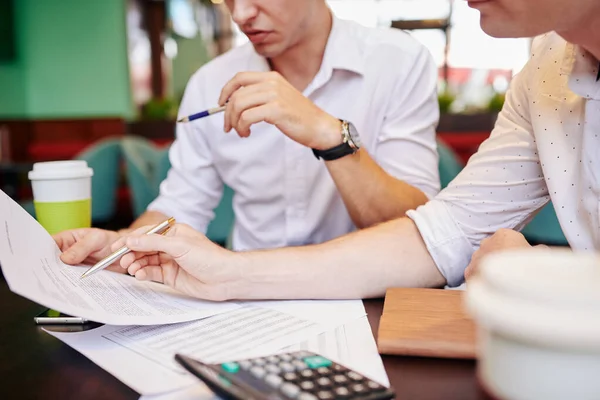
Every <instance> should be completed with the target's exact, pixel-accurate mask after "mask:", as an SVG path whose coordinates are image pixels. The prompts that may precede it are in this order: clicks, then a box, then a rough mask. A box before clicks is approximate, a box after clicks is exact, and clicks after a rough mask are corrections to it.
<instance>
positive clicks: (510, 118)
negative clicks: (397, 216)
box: [407, 67, 549, 286]
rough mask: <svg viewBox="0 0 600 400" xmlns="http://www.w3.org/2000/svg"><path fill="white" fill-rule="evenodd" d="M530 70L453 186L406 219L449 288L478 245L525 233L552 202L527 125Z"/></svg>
mask: <svg viewBox="0 0 600 400" xmlns="http://www.w3.org/2000/svg"><path fill="white" fill-rule="evenodd" d="M527 76H528V72H527V67H526V69H525V70H524V71H523V72H521V73H520V74H519V75H517V76H516V77H515V79H514V80H513V82H512V85H511V89H510V90H509V92H508V93H507V96H506V103H505V106H504V108H503V110H502V112H501V113H500V115H499V117H498V121H497V122H496V126H495V128H494V130H493V132H492V134H491V135H490V137H489V139H487V140H486V141H485V142H484V143H483V144H482V145H481V146H480V148H479V151H478V152H477V153H476V154H475V155H473V156H472V157H471V159H470V160H469V163H468V164H467V166H466V167H465V168H464V169H463V171H462V172H461V173H460V174H459V175H458V176H457V177H456V179H455V180H454V181H452V182H451V183H450V185H449V186H448V187H447V188H446V189H444V190H442V191H441V192H440V194H439V195H438V196H436V198H435V199H434V200H432V201H431V202H429V203H428V204H426V205H424V206H422V207H419V208H418V209H417V210H413V211H410V212H409V213H407V215H408V217H409V218H411V219H412V220H413V221H414V222H415V224H416V225H417V227H418V229H419V231H420V233H421V236H422V237H423V240H424V241H425V244H426V245H427V248H428V250H429V252H430V254H431V256H432V258H433V260H434V261H435V263H436V265H437V267H438V269H439V270H440V272H441V273H442V274H443V275H444V277H445V278H446V280H447V282H448V284H449V285H450V286H457V285H460V284H461V283H462V282H463V281H464V270H465V268H466V267H467V265H468V264H469V262H470V260H471V256H472V255H473V252H475V251H476V250H477V249H478V248H479V244H480V242H481V241H482V240H483V239H485V238H486V237H488V236H491V235H492V234H494V233H495V232H496V231H498V230H499V229H501V228H507V229H521V228H522V227H523V226H524V225H525V224H526V223H527V222H528V221H529V220H530V219H531V217H532V216H533V215H534V214H535V212H536V211H537V210H538V209H539V208H541V207H542V206H544V205H545V204H546V203H547V202H548V200H549V197H548V188H547V186H546V183H545V180H544V176H543V172H542V168H541V166H540V161H539V156H538V151H537V145H536V141H535V137H534V134H533V129H532V127H531V124H530V122H529V107H528V98H527Z"/></svg>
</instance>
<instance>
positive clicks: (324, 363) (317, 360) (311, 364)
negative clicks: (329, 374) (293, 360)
mask: <svg viewBox="0 0 600 400" xmlns="http://www.w3.org/2000/svg"><path fill="white" fill-rule="evenodd" d="M302 360H303V361H304V362H305V363H306V365H308V368H312V369H316V368H319V367H329V366H330V365H331V364H332V362H331V361H330V360H328V359H326V358H325V357H321V356H310V357H305V358H303V359H302Z"/></svg>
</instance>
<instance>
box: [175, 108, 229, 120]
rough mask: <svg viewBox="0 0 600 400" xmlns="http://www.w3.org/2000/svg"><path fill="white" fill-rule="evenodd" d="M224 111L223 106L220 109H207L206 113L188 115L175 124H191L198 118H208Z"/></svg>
mask: <svg viewBox="0 0 600 400" xmlns="http://www.w3.org/2000/svg"><path fill="white" fill-rule="evenodd" d="M223 111H225V106H221V107H215V108H209V109H208V110H206V111H201V112H199V113H196V114H192V115H189V116H187V117H183V118H181V119H178V120H177V122H191V121H194V120H197V119H200V118H204V117H208V116H209V115H213V114H216V113H220V112H223Z"/></svg>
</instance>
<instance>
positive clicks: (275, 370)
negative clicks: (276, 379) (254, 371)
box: [265, 364, 281, 374]
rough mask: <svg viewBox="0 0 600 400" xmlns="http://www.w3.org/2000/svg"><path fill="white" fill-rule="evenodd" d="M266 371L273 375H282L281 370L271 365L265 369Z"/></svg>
mask: <svg viewBox="0 0 600 400" xmlns="http://www.w3.org/2000/svg"><path fill="white" fill-rule="evenodd" d="M265 369H266V370H267V371H268V372H270V373H272V374H280V373H281V369H280V368H279V367H278V366H277V365H273V364H269V365H267V366H266V367H265Z"/></svg>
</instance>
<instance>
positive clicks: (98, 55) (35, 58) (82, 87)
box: [0, 0, 134, 118]
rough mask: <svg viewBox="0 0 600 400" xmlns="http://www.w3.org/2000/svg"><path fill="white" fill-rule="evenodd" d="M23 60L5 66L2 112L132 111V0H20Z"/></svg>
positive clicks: (0, 83) (0, 76)
mask: <svg viewBox="0 0 600 400" xmlns="http://www.w3.org/2000/svg"><path fill="white" fill-rule="evenodd" d="M15 8H16V10H15V11H16V14H17V21H16V22H17V26H16V30H17V41H18V45H17V50H18V60H17V61H16V62H15V63H14V64H12V65H10V64H9V65H7V64H4V65H0V117H22V116H26V117H30V118H72V117H74V118H77V117H101V116H121V117H126V118H131V117H133V115H134V107H133V103H132V100H131V90H130V80H129V69H128V61H127V32H126V20H125V13H126V0H101V1H98V0H17V1H16V2H15Z"/></svg>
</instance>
